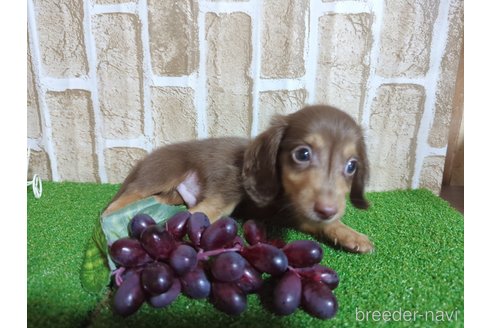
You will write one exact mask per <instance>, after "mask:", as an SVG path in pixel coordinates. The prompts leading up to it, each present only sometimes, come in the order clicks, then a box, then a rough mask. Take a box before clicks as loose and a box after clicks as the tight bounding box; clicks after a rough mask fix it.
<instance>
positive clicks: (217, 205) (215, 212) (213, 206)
mask: <svg viewBox="0 0 492 328" xmlns="http://www.w3.org/2000/svg"><path fill="white" fill-rule="evenodd" d="M238 203H239V199H238V200H228V201H226V200H224V199H223V198H222V197H221V196H215V195H214V196H208V197H205V198H204V199H203V200H202V201H201V202H199V203H198V204H196V206H193V207H191V208H190V209H189V211H190V212H191V213H195V212H202V213H205V214H206V215H207V216H208V218H209V219H210V222H211V223H213V222H215V221H217V220H218V219H220V218H221V217H223V216H227V215H230V214H231V213H232V211H234V208H235V207H236V206H237V204H238Z"/></svg>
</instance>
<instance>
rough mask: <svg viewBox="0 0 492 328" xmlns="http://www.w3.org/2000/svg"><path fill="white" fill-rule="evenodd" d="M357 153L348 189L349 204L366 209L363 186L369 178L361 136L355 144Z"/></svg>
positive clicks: (366, 202) (364, 147) (366, 203)
mask: <svg viewBox="0 0 492 328" xmlns="http://www.w3.org/2000/svg"><path fill="white" fill-rule="evenodd" d="M357 151H358V153H359V161H358V163H357V170H356V171H355V176H354V178H353V180H352V188H351V189H350V202H351V203H352V204H353V205H354V206H355V207H357V208H360V209H364V210H365V209H367V208H368V207H369V202H368V201H367V200H366V199H365V197H364V186H365V184H366V181H367V180H368V178H369V161H368V159H367V153H366V145H365V143H364V138H363V137H362V136H361V137H360V138H359V142H358V143H357Z"/></svg>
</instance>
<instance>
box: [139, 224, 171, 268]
mask: <svg viewBox="0 0 492 328" xmlns="http://www.w3.org/2000/svg"><path fill="white" fill-rule="evenodd" d="M140 241H141V243H142V246H143V248H144V249H145V250H146V251H147V252H148V253H149V254H150V256H152V257H153V258H155V259H157V260H166V259H168V258H169V256H170V255H171V252H172V251H173V250H174V248H175V247H176V245H175V242H174V238H173V236H171V234H170V233H169V232H168V231H166V230H165V228H164V227H163V226H162V225H160V224H158V225H153V226H150V227H148V228H147V229H145V230H144V232H142V235H141V236H140Z"/></svg>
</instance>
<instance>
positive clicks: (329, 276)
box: [298, 264, 339, 290]
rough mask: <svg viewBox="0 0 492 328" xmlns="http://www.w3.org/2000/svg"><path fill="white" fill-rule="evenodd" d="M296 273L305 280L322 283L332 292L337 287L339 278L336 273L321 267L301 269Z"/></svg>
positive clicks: (316, 265) (314, 266) (318, 265)
mask: <svg viewBox="0 0 492 328" xmlns="http://www.w3.org/2000/svg"><path fill="white" fill-rule="evenodd" d="M298 272H299V274H300V275H301V276H302V277H304V278H305V279H308V280H311V281H315V282H322V283H324V284H325V285H327V286H328V287H330V289H332V290H333V289H335V288H337V287H338V283H339V278H338V274H337V273H336V271H335V270H333V269H330V268H328V267H325V266H323V265H320V264H315V265H313V266H312V267H309V268H302V269H300V270H299V271H298Z"/></svg>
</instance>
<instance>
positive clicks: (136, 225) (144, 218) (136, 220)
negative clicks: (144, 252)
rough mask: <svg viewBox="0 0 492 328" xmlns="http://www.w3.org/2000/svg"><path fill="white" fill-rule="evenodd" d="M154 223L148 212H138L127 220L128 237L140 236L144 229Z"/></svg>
mask: <svg viewBox="0 0 492 328" xmlns="http://www.w3.org/2000/svg"><path fill="white" fill-rule="evenodd" d="M155 224H156V223H155V221H154V219H153V218H152V217H151V216H150V215H148V214H144V213H140V214H137V215H135V216H134V217H133V218H132V219H131V220H130V222H128V232H129V234H130V237H133V238H137V239H138V238H140V235H141V234H142V232H143V231H144V230H145V229H147V228H148V227H150V226H153V225H155Z"/></svg>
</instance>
